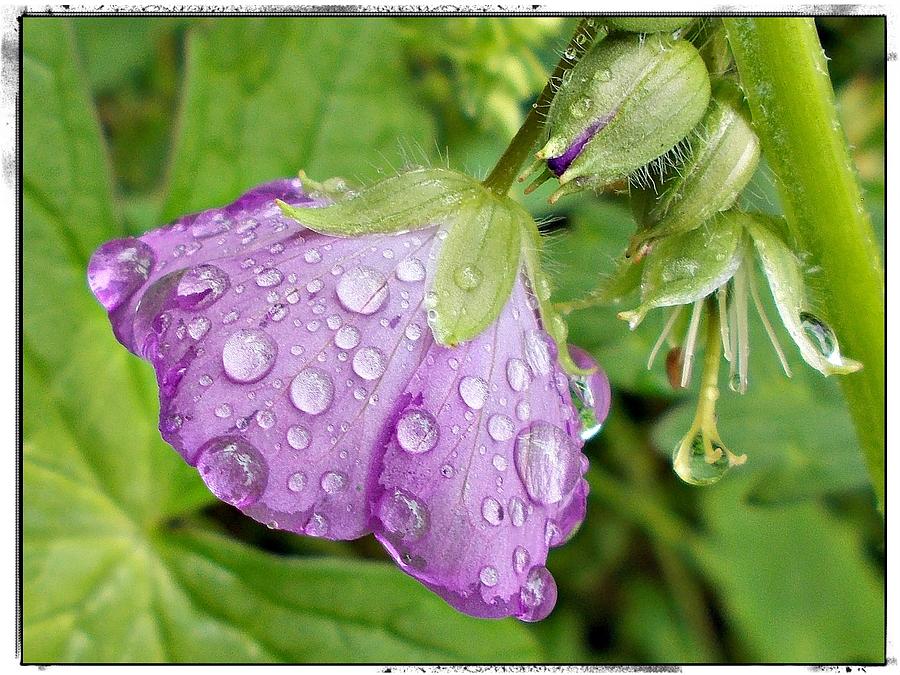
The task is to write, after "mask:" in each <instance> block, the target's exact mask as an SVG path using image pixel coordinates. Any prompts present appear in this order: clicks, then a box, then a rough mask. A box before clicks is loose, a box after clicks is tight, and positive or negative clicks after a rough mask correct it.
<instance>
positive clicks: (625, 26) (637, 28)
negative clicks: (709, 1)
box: [606, 16, 694, 33]
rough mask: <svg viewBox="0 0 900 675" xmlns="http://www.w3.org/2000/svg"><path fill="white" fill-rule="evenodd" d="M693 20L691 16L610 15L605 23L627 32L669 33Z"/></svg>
mask: <svg viewBox="0 0 900 675" xmlns="http://www.w3.org/2000/svg"><path fill="white" fill-rule="evenodd" d="M693 20H694V17H692V16H611V17H609V18H607V19H606V23H607V25H609V27H610V28H614V29H616V30H622V31H627V32H629V33H671V32H672V31H675V30H678V29H679V28H682V27H683V26H686V25H688V24H689V23H690V22H691V21H693Z"/></svg>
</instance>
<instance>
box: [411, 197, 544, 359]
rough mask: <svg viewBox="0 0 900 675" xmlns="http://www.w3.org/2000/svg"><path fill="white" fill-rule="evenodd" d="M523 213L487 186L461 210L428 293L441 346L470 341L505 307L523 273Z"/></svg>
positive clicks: (448, 231)
mask: <svg viewBox="0 0 900 675" xmlns="http://www.w3.org/2000/svg"><path fill="white" fill-rule="evenodd" d="M523 213H524V212H523V211H522V209H521V207H519V206H518V205H517V204H516V203H515V202H513V201H512V200H511V199H509V198H507V197H498V196H496V195H492V194H491V193H489V192H488V191H487V190H484V189H479V192H478V193H477V194H476V196H475V197H474V198H470V199H469V200H467V201H466V202H465V203H464V205H463V206H462V207H461V208H458V209H457V211H456V214H455V215H454V218H453V222H452V223H450V226H449V227H448V228H447V229H446V237H445V238H444V240H443V243H442V244H441V248H440V252H439V253H438V258H437V266H436V269H435V274H434V281H433V284H432V286H431V289H430V290H429V291H428V292H427V293H426V295H425V309H426V310H427V316H428V324H429V326H431V331H432V333H433V334H434V338H435V340H437V341H438V342H439V343H440V344H442V345H446V346H449V347H453V346H456V345H458V344H459V343H461V342H465V341H467V340H471V339H472V338H474V337H476V336H477V335H478V334H479V333H481V332H482V331H483V330H484V329H485V328H487V327H488V326H489V325H491V323H493V322H494V320H495V319H496V318H497V317H498V316H499V315H500V312H501V311H503V307H504V306H505V305H506V302H507V300H508V299H509V295H510V293H511V291H512V287H513V284H514V283H515V280H516V275H517V274H518V273H519V262H520V258H521V252H522V234H521V233H522V227H521V220H522V218H523ZM526 216H527V214H526ZM439 236H443V235H439Z"/></svg>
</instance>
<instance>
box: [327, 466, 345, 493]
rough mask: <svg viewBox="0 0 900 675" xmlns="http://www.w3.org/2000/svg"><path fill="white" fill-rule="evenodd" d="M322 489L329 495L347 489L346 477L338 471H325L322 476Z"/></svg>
mask: <svg viewBox="0 0 900 675" xmlns="http://www.w3.org/2000/svg"><path fill="white" fill-rule="evenodd" d="M321 485H322V489H323V490H325V492H327V493H328V494H330V495H333V494H335V493H337V492H340V491H341V490H343V489H344V488H346V487H347V476H346V474H343V473H341V472H340V471H326V472H325V473H323V474H322V482H321Z"/></svg>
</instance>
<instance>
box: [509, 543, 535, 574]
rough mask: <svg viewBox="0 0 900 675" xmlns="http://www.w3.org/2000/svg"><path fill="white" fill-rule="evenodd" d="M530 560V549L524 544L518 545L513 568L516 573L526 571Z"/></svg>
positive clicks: (514, 552)
mask: <svg viewBox="0 0 900 675" xmlns="http://www.w3.org/2000/svg"><path fill="white" fill-rule="evenodd" d="M530 562H531V555H530V554H529V553H528V549H526V548H525V547H524V546H516V550H515V551H513V569H514V570H515V571H516V574H522V573H524V572H525V570H526V569H528V564H529V563H530Z"/></svg>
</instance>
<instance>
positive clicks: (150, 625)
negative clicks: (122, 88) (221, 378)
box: [22, 18, 540, 662]
mask: <svg viewBox="0 0 900 675" xmlns="http://www.w3.org/2000/svg"><path fill="white" fill-rule="evenodd" d="M23 38H24V59H23V76H24V94H23V107H24V113H25V114H24V120H25V126H24V178H25V180H24V222H23V240H24V244H23V246H24V255H23V277H24V280H23V287H24V288H23V293H24V307H23V318H24V326H23V328H24V330H23V383H24V387H23V418H24V419H23V427H24V452H23V524H24V530H23V556H22V571H23V610H24V612H23V659H24V660H25V661H26V662H83V661H97V662H105V661H308V660H311V661H335V660H338V661H354V660H355V661H367V660H376V661H467V660H476V661H492V660H501V661H513V660H535V659H538V658H540V651H539V649H538V646H537V643H536V641H535V639H534V637H533V636H532V635H531V633H530V632H529V631H528V629H527V628H526V627H525V626H524V625H522V624H519V623H517V622H515V621H512V620H510V621H503V622H484V621H479V620H476V619H471V618H469V617H466V616H463V615H461V614H459V613H457V612H456V611H455V610H453V609H451V608H450V607H449V606H448V605H446V604H445V603H444V602H443V601H442V600H441V599H439V598H438V597H437V596H435V595H433V594H431V593H430V592H429V591H427V590H426V589H425V588H424V587H422V586H420V585H419V584H417V583H416V582H414V581H413V580H412V579H409V578H408V577H406V576H405V575H403V574H402V573H401V572H400V571H399V570H397V569H396V568H394V567H393V566H390V565H385V564H381V563H373V562H364V561H351V560H341V559H332V560H329V559H319V558H307V559H297V558H276V557H274V556H272V555H269V554H265V553H262V552H260V551H257V550H253V549H249V548H247V547H244V546H243V545H240V544H237V543H235V542H234V541H231V540H229V539H227V538H226V537H224V536H221V535H219V534H216V533H214V532H213V531H212V530H210V528H209V527H204V526H201V525H198V524H197V523H198V522H202V521H199V520H198V518H197V516H195V515H191V513H192V512H194V511H196V509H197V508H199V507H200V506H202V505H205V504H208V503H209V502H210V500H211V496H210V494H209V492H208V491H207V490H206V488H205V487H204V486H203V484H202V482H201V481H200V480H199V478H198V477H197V475H196V473H195V472H194V471H193V470H192V469H190V468H188V467H187V466H186V465H185V464H184V463H183V462H182V461H181V459H180V458H178V456H177V455H176V453H175V452H173V451H172V449H171V448H169V447H167V446H166V445H165V444H164V443H163V442H162V441H161V440H160V438H159V433H158V431H157V430H156V416H157V408H156V403H155V401H154V394H153V392H154V389H155V385H154V383H153V378H152V373H151V372H150V369H149V367H147V366H146V364H142V363H140V362H139V361H138V360H137V359H135V358H134V357H132V356H130V355H129V354H128V353H127V352H126V351H125V350H124V348H122V347H121V346H120V345H118V344H117V343H116V341H115V340H114V339H113V337H112V334H111V331H110V328H109V325H108V323H107V321H106V318H105V316H104V313H103V311H102V309H101V308H100V307H99V306H98V305H97V304H96V303H95V302H94V300H93V299H92V298H91V297H90V293H89V291H88V289H87V284H86V280H85V267H86V264H87V260H88V257H89V255H90V252H91V251H92V250H93V249H94V248H95V247H96V246H97V245H98V244H99V243H101V242H102V241H104V240H105V239H109V238H113V237H116V236H121V235H122V227H121V224H120V222H119V219H118V214H117V213H116V212H115V210H114V208H113V207H112V203H113V202H112V188H111V181H110V172H109V169H108V162H107V159H106V155H105V150H104V148H103V143H102V138H101V133H100V128H99V125H98V123H97V120H96V117H95V115H94V112H93V109H92V107H91V104H90V100H89V97H88V94H87V86H86V84H85V79H84V77H83V75H82V73H81V70H80V68H79V65H78V62H77V59H76V58H75V56H74V49H73V37H72V31H71V27H70V25H69V24H68V23H67V22H66V21H64V20H61V19H31V18H26V19H25V20H24V29H23ZM260 44H262V43H260ZM236 180H237V179H236ZM198 195H199V193H198ZM207 197H208V195H207ZM197 199H201V196H198V197H197ZM204 199H205V198H204ZM185 523H190V525H186V524H185Z"/></svg>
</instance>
